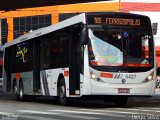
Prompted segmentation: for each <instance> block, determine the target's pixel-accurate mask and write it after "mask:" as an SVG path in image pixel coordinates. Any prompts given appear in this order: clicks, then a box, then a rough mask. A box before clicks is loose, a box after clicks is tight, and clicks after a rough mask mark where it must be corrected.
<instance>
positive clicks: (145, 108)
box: [136, 107, 160, 110]
mask: <svg viewBox="0 0 160 120" xmlns="http://www.w3.org/2000/svg"><path fill="white" fill-rule="evenodd" d="M136 108H137V109H146V108H148V109H153V110H160V108H153V107H136Z"/></svg>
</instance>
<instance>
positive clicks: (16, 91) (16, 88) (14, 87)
mask: <svg viewBox="0 0 160 120" xmlns="http://www.w3.org/2000/svg"><path fill="white" fill-rule="evenodd" d="M13 94H14V95H15V99H16V100H17V101H18V100H19V94H18V86H17V83H16V81H15V80H13Z"/></svg>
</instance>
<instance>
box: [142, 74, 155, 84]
mask: <svg viewBox="0 0 160 120" xmlns="http://www.w3.org/2000/svg"><path fill="white" fill-rule="evenodd" d="M153 77H154V72H152V73H151V74H150V75H148V77H147V78H146V79H145V80H144V81H143V82H142V83H145V82H149V81H151V80H153Z"/></svg>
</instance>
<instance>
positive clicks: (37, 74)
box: [3, 12, 156, 105]
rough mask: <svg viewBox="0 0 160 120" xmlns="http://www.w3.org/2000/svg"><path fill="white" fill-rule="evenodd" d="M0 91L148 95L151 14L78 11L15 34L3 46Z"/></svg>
mask: <svg viewBox="0 0 160 120" xmlns="http://www.w3.org/2000/svg"><path fill="white" fill-rule="evenodd" d="M3 76H4V91H5V92H6V93H13V94H15V95H16V98H17V100H21V101H23V100H24V98H25V96H26V95H34V96H36V95H43V96H55V97H57V100H58V101H59V103H60V104H62V105H67V104H68V103H69V102H70V100H72V99H73V98H77V97H79V98H84V97H85V98H88V97H97V96H98V98H101V99H104V100H107V99H111V98H112V101H114V102H115V103H116V104H117V105H126V104H127V100H128V97H130V96H152V95H154V93H155V86H156V59H155V51H154V41H153V35H152V28H151V23H150V19H149V17H147V16H142V15H137V14H130V13H120V12H116V13H114V12H104V13H103V12H102V13H82V14H79V15H77V16H75V17H72V18H69V19H67V20H64V21H62V22H60V23H58V24H56V25H52V26H49V27H45V28H41V29H39V30H36V31H33V32H31V33H28V34H25V35H23V36H20V37H19V38H17V39H15V40H13V41H12V42H10V43H7V44H5V48H4V73H3Z"/></svg>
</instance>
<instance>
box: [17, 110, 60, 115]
mask: <svg viewBox="0 0 160 120" xmlns="http://www.w3.org/2000/svg"><path fill="white" fill-rule="evenodd" d="M16 111H17V112H22V113H32V114H46V115H56V114H58V113H52V112H43V111H34V110H16Z"/></svg>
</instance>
